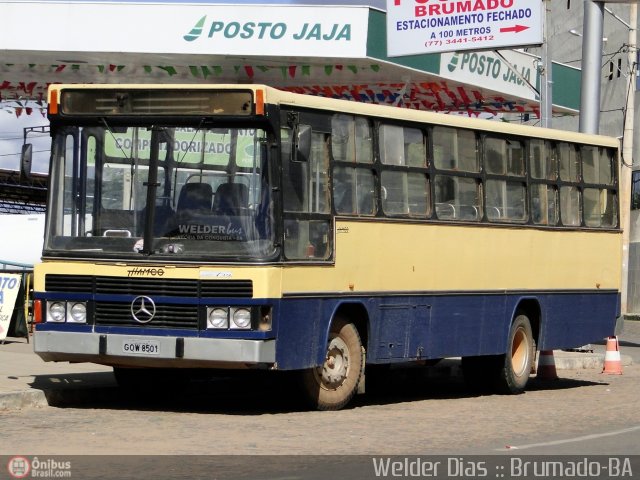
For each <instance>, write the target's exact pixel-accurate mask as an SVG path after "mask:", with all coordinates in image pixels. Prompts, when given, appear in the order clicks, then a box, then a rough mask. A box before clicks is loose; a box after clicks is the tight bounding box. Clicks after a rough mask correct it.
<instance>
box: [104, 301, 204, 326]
mask: <svg viewBox="0 0 640 480" xmlns="http://www.w3.org/2000/svg"><path fill="white" fill-rule="evenodd" d="M95 324H96V325H99V326H121V327H124V326H135V327H140V326H145V327H148V328H184V329H192V330H197V329H198V306H197V305H170V304H157V305H155V315H154V317H153V318H152V319H151V321H149V322H148V323H144V324H141V323H140V322H138V321H136V320H135V318H134V317H133V313H132V311H131V304H130V303H116V302H96V304H95Z"/></svg>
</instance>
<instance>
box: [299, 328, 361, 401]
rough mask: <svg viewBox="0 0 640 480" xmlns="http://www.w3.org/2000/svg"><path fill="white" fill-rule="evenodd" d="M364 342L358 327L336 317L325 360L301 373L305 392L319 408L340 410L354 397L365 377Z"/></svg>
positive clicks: (307, 398)
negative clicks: (363, 376)
mask: <svg viewBox="0 0 640 480" xmlns="http://www.w3.org/2000/svg"><path fill="white" fill-rule="evenodd" d="M362 363H363V362H362V342H361V341H360V335H359V334H358V330H357V329H356V327H355V326H354V325H353V324H352V323H350V322H348V321H347V320H345V319H342V318H336V319H335V320H334V321H333V324H332V325H331V330H330V331H329V342H328V345H327V353H326V357H325V361H324V363H323V364H322V365H321V366H320V367H317V368H311V369H308V370H305V371H303V372H302V387H303V393H304V395H305V398H306V400H307V402H308V403H309V405H310V406H311V407H312V408H315V409H317V410H340V409H341V408H342V407H344V406H345V405H346V404H347V403H349V401H350V400H351V399H352V398H353V396H354V395H355V394H356V391H357V390H358V383H359V382H360V378H361V377H362V372H363V370H364V365H363V364H362Z"/></svg>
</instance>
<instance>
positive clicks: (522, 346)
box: [511, 328, 531, 377]
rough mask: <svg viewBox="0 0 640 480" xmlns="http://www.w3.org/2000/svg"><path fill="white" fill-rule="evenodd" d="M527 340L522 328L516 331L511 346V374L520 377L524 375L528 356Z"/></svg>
mask: <svg viewBox="0 0 640 480" xmlns="http://www.w3.org/2000/svg"><path fill="white" fill-rule="evenodd" d="M530 351H531V349H530V346H529V339H528V338H527V334H526V332H525V331H524V329H523V328H519V329H518V330H516V333H515V335H514V336H513V343H512V344H511V366H512V369H513V373H514V374H515V375H516V376H518V377H521V376H522V375H524V374H525V373H526V370H527V365H528V364H529V355H530Z"/></svg>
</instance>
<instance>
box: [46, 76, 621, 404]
mask: <svg viewBox="0 0 640 480" xmlns="http://www.w3.org/2000/svg"><path fill="white" fill-rule="evenodd" d="M48 115H49V119H50V124H51V136H52V142H53V143H52V156H51V166H50V185H49V199H48V212H47V220H46V229H45V239H44V250H43V261H42V263H41V264H39V265H37V266H36V268H35V279H34V282H35V283H34V286H35V298H36V306H37V308H36V315H37V322H38V324H37V328H36V332H35V342H34V343H35V351H36V353H37V354H38V355H40V356H41V357H42V358H43V359H44V360H46V361H72V362H94V363H98V364H103V365H109V366H113V369H114V373H115V375H116V378H117V380H118V382H120V383H121V384H123V385H126V384H137V383H143V382H145V380H146V381H148V380H149V379H151V378H153V379H155V381H161V379H162V378H165V377H164V376H163V375H155V373H157V372H164V373H167V374H175V373H180V372H184V371H186V370H185V369H189V370H192V369H194V368H195V369H198V368H203V369H209V368H213V369H262V370H278V371H295V372H297V373H296V375H295V376H296V377H298V378H299V382H300V383H299V384H300V385H301V386H302V390H303V391H304V394H305V397H306V398H307V399H308V400H309V402H310V403H311V405H312V406H313V407H314V408H318V409H322V410H334V409H339V408H342V407H343V406H345V405H346V404H347V403H348V402H349V401H350V400H351V399H352V397H353V396H354V394H355V393H356V392H358V391H362V390H363V387H364V378H365V376H364V370H365V366H367V367H369V366H372V367H373V366H376V365H390V364H400V363H412V362H418V363H432V362H435V361H437V360H438V359H443V358H447V357H461V358H462V367H463V372H464V375H465V378H466V379H467V380H468V381H469V383H470V384H472V385H475V386H482V387H486V388H491V389H493V390H495V391H498V392H503V393H520V392H522V391H523V390H524V389H525V387H526V385H527V382H528V380H529V377H530V373H531V370H532V364H533V362H534V360H535V355H536V352H537V351H541V350H553V349H566V348H573V347H579V346H582V345H585V344H588V343H591V342H595V341H599V340H601V339H603V338H604V337H607V336H609V335H612V334H613V332H614V327H615V323H616V319H617V317H618V316H619V314H620V311H619V310H620V285H621V264H622V254H621V251H622V235H621V230H620V218H619V217H620V215H619V205H618V198H619V190H618V162H619V160H618V159H619V152H618V148H619V146H618V141H617V140H616V139H611V138H606V137H601V136H587V135H584V134H577V133H569V132H563V131H556V130H550V129H543V128H535V127H528V126H522V125H512V124H508V123H505V122H495V121H486V120H478V119H470V118H466V117H460V116H455V115H443V114H436V113H431V112H421V111H414V110H409V109H402V108H395V107H388V106H380V105H371V104H362V103H357V102H349V101H344V100H340V99H330V98H320V97H312V96H305V95H298V94H293V93H289V92H285V91H281V90H277V89H274V88H270V87H267V86H262V85H198V86H193V85H52V86H51V87H50V89H49V93H48ZM166 378H169V377H166Z"/></svg>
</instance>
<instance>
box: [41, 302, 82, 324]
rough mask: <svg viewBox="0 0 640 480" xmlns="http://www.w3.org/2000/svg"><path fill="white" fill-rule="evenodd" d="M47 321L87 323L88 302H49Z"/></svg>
mask: <svg viewBox="0 0 640 480" xmlns="http://www.w3.org/2000/svg"><path fill="white" fill-rule="evenodd" d="M47 322H57V323H64V322H67V323H87V304H86V302H61V301H52V302H47Z"/></svg>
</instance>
